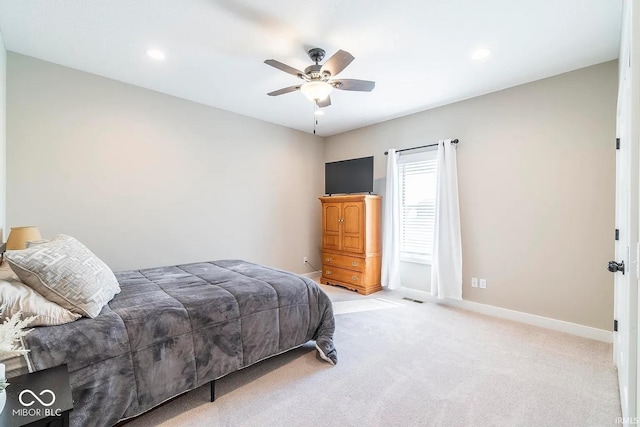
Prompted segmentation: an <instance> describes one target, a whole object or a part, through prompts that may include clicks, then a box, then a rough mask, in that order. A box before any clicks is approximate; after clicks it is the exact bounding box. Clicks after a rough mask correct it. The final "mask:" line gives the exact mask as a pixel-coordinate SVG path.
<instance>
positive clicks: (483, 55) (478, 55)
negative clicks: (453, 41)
mask: <svg viewBox="0 0 640 427" xmlns="http://www.w3.org/2000/svg"><path fill="white" fill-rule="evenodd" d="M491 55H493V51H492V50H491V49H489V48H488V47H481V48H480V49H476V50H474V51H473V53H472V54H471V58H472V59H475V60H478V61H479V60H482V59H487V58H488V57H490V56H491Z"/></svg>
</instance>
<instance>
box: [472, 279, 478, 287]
mask: <svg viewBox="0 0 640 427" xmlns="http://www.w3.org/2000/svg"><path fill="white" fill-rule="evenodd" d="M471 287H472V288H477V287H478V278H477V277H472V278H471Z"/></svg>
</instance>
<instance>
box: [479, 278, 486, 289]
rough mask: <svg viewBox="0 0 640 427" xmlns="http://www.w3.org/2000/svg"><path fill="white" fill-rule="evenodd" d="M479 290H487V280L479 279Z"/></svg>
mask: <svg viewBox="0 0 640 427" xmlns="http://www.w3.org/2000/svg"><path fill="white" fill-rule="evenodd" d="M480 289H487V279H480Z"/></svg>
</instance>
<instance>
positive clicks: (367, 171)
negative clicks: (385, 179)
mask: <svg viewBox="0 0 640 427" xmlns="http://www.w3.org/2000/svg"><path fill="white" fill-rule="evenodd" d="M324 192H325V194H349V193H372V192H373V156H371V157H362V158H359V159H350V160H342V161H339V162H330V163H325V164H324Z"/></svg>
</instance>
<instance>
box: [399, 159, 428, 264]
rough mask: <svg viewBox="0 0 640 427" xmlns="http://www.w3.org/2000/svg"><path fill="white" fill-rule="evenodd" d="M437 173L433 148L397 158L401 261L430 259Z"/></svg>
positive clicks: (419, 261)
mask: <svg viewBox="0 0 640 427" xmlns="http://www.w3.org/2000/svg"><path fill="white" fill-rule="evenodd" d="M437 172H438V152H437V150H433V151H426V152H422V153H417V154H405V155H400V156H399V157H398V174H399V175H400V177H399V178H400V179H399V181H400V182H399V184H400V259H401V260H402V261H410V262H418V263H424V264H429V263H430V262H431V251H432V246H433V229H434V221H435V214H436V177H437Z"/></svg>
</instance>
